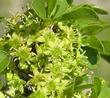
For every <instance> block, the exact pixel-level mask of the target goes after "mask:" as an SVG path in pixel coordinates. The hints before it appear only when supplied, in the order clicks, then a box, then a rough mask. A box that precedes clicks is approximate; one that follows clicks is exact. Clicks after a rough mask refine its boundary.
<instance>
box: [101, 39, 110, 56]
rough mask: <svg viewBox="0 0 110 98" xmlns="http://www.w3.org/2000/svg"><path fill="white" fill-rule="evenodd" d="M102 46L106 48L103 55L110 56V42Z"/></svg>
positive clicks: (103, 42) (104, 42) (105, 42)
mask: <svg viewBox="0 0 110 98" xmlns="http://www.w3.org/2000/svg"><path fill="white" fill-rule="evenodd" d="M102 44H103V46H104V52H102V54H103V55H110V41H102Z"/></svg>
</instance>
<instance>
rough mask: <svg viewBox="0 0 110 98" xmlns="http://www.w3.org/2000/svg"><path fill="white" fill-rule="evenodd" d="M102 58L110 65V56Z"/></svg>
mask: <svg viewBox="0 0 110 98" xmlns="http://www.w3.org/2000/svg"><path fill="white" fill-rule="evenodd" d="M101 57H102V58H103V59H105V60H106V61H107V62H108V63H110V56H108V55H101Z"/></svg>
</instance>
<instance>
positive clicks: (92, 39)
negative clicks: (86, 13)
mask: <svg viewBox="0 0 110 98" xmlns="http://www.w3.org/2000/svg"><path fill="white" fill-rule="evenodd" d="M85 43H86V44H87V46H89V47H92V48H94V49H97V51H100V52H103V51H104V47H103V44H102V42H101V41H100V40H99V39H98V38H97V37H96V36H89V37H88V38H87V39H86V40H85Z"/></svg>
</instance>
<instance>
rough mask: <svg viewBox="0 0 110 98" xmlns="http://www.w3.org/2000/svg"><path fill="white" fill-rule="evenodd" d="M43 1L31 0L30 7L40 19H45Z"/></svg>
mask: <svg viewBox="0 0 110 98" xmlns="http://www.w3.org/2000/svg"><path fill="white" fill-rule="evenodd" d="M45 3H46V2H45V0H32V7H33V9H34V11H35V12H36V14H37V15H38V16H39V17H41V18H42V19H46V9H45Z"/></svg>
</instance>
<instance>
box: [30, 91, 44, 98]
mask: <svg viewBox="0 0 110 98" xmlns="http://www.w3.org/2000/svg"><path fill="white" fill-rule="evenodd" d="M29 98H45V94H44V93H43V92H41V91H37V92H35V93H32V94H31V95H30V97H29Z"/></svg>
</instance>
